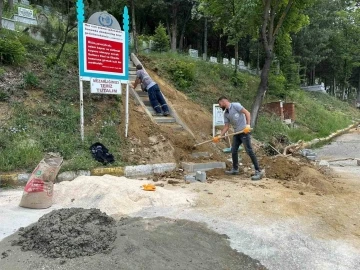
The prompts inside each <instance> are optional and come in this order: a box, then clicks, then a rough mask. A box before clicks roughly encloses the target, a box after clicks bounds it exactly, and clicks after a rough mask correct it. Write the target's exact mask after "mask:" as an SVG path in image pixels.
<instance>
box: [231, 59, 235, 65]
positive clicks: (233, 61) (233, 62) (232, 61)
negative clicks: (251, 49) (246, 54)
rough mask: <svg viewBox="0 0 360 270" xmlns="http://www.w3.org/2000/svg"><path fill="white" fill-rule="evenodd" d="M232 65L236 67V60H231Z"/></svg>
mask: <svg viewBox="0 0 360 270" xmlns="http://www.w3.org/2000/svg"><path fill="white" fill-rule="evenodd" d="M231 65H233V66H235V58H231Z"/></svg>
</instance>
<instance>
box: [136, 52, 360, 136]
mask: <svg viewBox="0 0 360 270" xmlns="http://www.w3.org/2000/svg"><path fill="white" fill-rule="evenodd" d="M140 58H141V59H142V60H143V61H144V62H145V64H146V65H147V66H148V67H149V68H151V69H153V70H156V71H157V73H158V74H159V75H160V76H163V77H164V78H166V79H168V80H169V81H171V82H172V83H173V84H174V85H175V86H176V87H177V89H178V90H180V91H182V92H184V93H185V94H186V95H187V96H188V97H190V98H191V99H192V100H193V101H195V102H197V103H198V104H200V105H201V106H204V107H206V108H207V109H208V110H209V111H211V110H212V104H214V103H216V102H217V98H218V97H219V96H221V95H225V96H227V97H228V98H229V99H230V100H232V101H238V102H240V103H241V104H242V105H243V106H245V107H246V108H247V109H249V110H250V108H251V105H252V102H253V100H254V97H255V95H256V91H257V87H258V84H259V78H258V77H257V76H252V75H250V74H248V73H242V72H237V73H236V74H235V73H234V70H232V69H231V68H229V67H225V66H223V65H220V64H212V63H209V62H204V61H201V60H194V59H191V58H190V57H188V56H184V55H179V54H173V53H161V54H159V53H151V54H150V55H149V54H146V55H140ZM174 63H180V64H177V65H179V66H180V67H181V69H186V66H188V70H191V69H192V65H194V66H195V71H194V79H193V80H189V82H188V85H187V86H186V87H184V86H182V84H184V83H183V82H181V80H180V82H179V78H178V77H176V76H174V74H173V73H172V72H171V71H172V68H173V66H174ZM277 90H278V89H273V93H277V92H279V91H277ZM280 92H281V91H280ZM273 93H272V92H271V91H268V93H267V96H266V100H265V102H271V101H275V100H279V97H277V96H275V95H273ZM286 96H287V100H289V101H293V102H295V108H296V122H295V123H296V128H289V127H288V126H286V125H285V124H283V123H282V122H281V120H280V118H279V117H276V116H273V115H269V114H267V113H263V112H261V113H260V115H259V119H258V124H257V127H256V129H255V132H254V136H255V137H256V138H257V139H259V140H261V141H264V142H266V141H271V139H272V137H274V136H278V135H285V136H287V137H288V138H289V140H290V141H292V142H297V141H298V140H304V141H309V140H312V139H314V138H321V137H326V136H328V135H329V134H331V133H332V132H334V131H336V130H339V129H342V128H345V127H347V126H348V125H350V124H351V123H352V120H356V119H357V120H358V121H359V119H360V111H359V110H356V109H355V108H352V107H351V106H350V105H349V104H347V103H346V102H342V101H340V100H338V99H336V98H334V97H331V96H329V95H327V94H322V93H311V92H305V91H303V90H301V89H299V88H296V87H295V88H294V87H293V88H292V89H290V90H287V93H286Z"/></svg>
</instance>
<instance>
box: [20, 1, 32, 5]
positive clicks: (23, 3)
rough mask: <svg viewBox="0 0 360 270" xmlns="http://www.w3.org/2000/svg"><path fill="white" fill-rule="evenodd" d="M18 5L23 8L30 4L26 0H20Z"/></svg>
mask: <svg viewBox="0 0 360 270" xmlns="http://www.w3.org/2000/svg"><path fill="white" fill-rule="evenodd" d="M20 3H21V4H22V5H24V6H30V2H29V1H28V0H21V2H20Z"/></svg>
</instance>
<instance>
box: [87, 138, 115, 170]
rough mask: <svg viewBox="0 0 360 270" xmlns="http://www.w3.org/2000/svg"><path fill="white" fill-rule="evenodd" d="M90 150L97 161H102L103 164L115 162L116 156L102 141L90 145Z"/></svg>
mask: <svg viewBox="0 0 360 270" xmlns="http://www.w3.org/2000/svg"><path fill="white" fill-rule="evenodd" d="M90 151H91V154H92V156H93V158H94V159H95V160H96V161H99V162H101V163H102V164H103V165H106V164H108V163H113V162H114V161H115V159H114V156H113V155H112V154H110V153H109V150H108V149H107V148H106V147H105V146H104V145H103V144H102V143H99V142H97V143H94V144H93V145H91V146H90Z"/></svg>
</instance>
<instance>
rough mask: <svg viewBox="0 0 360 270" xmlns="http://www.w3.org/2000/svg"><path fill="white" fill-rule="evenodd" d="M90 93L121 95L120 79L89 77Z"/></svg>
mask: <svg viewBox="0 0 360 270" xmlns="http://www.w3.org/2000/svg"><path fill="white" fill-rule="evenodd" d="M90 85H91V93H93V94H108V95H121V81H118V80H111V79H96V78H91V80H90Z"/></svg>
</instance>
